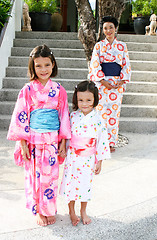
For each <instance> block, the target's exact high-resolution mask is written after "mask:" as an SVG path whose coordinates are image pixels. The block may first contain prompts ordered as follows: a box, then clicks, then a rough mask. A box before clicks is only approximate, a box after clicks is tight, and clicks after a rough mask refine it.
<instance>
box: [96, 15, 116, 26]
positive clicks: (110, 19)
mask: <svg viewBox="0 0 157 240" xmlns="http://www.w3.org/2000/svg"><path fill="white" fill-rule="evenodd" d="M105 22H111V23H113V24H114V26H115V28H117V27H118V21H117V19H116V18H115V17H112V16H105V17H103V18H102V20H101V21H100V27H101V28H102V27H103V24H104V23H105Z"/></svg>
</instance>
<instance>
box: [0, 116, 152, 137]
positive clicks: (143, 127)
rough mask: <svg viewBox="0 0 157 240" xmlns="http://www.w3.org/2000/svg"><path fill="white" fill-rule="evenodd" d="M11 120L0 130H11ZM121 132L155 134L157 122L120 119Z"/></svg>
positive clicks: (4, 120) (1, 122)
mask: <svg viewBox="0 0 157 240" xmlns="http://www.w3.org/2000/svg"><path fill="white" fill-rule="evenodd" d="M9 124H10V119H8V118H7V119H0V130H1V131H7V130H8V128H9ZM119 131H120V132H132V133H149V134H151V133H155V132H157V122H141V121H129V122H128V121H123V120H122V119H120V123H119Z"/></svg>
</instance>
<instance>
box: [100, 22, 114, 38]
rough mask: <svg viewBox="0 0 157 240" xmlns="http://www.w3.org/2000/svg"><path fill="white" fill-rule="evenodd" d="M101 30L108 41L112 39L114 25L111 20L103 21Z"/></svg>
mask: <svg viewBox="0 0 157 240" xmlns="http://www.w3.org/2000/svg"><path fill="white" fill-rule="evenodd" d="M103 32H104V34H105V36H106V38H107V40H108V41H109V42H110V41H113V40H114V38H115V32H116V28H115V25H114V24H113V23H112V22H105V23H104V24H103Z"/></svg>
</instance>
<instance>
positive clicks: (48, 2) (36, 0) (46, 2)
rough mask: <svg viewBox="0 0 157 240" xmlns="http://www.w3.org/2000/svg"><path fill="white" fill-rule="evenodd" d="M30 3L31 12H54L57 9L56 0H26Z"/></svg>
mask: <svg viewBox="0 0 157 240" xmlns="http://www.w3.org/2000/svg"><path fill="white" fill-rule="evenodd" d="M25 2H26V3H27V4H28V7H29V12H48V13H51V14H52V13H54V12H56V11H57V1H56V0H25Z"/></svg>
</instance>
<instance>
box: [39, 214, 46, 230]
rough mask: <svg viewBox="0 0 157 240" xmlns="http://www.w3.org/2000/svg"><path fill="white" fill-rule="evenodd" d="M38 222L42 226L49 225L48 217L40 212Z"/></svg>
mask: <svg viewBox="0 0 157 240" xmlns="http://www.w3.org/2000/svg"><path fill="white" fill-rule="evenodd" d="M37 224H38V225H40V226H43V227H44V226H47V218H46V217H45V216H43V215H42V214H40V213H37Z"/></svg>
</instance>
